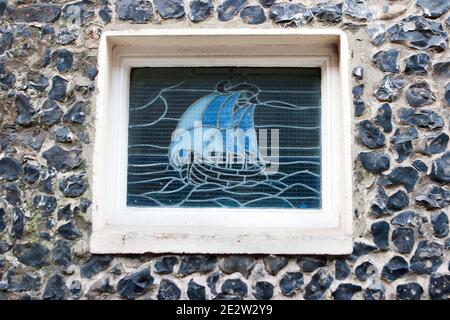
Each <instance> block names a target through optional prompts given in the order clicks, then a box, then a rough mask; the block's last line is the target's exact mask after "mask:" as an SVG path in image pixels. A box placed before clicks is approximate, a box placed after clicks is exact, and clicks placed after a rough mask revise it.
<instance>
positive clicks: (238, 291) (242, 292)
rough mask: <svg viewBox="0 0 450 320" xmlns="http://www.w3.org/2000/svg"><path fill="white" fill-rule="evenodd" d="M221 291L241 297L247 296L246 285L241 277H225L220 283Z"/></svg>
mask: <svg viewBox="0 0 450 320" xmlns="http://www.w3.org/2000/svg"><path fill="white" fill-rule="evenodd" d="M222 293H223V294H225V295H229V296H237V297H239V298H241V299H242V298H244V297H245V296H247V285H246V284H245V283H244V282H243V281H242V280H241V279H227V280H225V281H224V282H223V284H222Z"/></svg>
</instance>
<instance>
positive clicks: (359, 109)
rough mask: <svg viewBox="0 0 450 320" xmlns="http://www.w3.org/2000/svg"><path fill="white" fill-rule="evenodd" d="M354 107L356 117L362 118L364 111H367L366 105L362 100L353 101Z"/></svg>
mask: <svg viewBox="0 0 450 320" xmlns="http://www.w3.org/2000/svg"><path fill="white" fill-rule="evenodd" d="M353 105H354V107H355V112H354V115H355V117H359V116H361V115H362V114H363V113H364V110H366V103H365V102H364V100H362V99H361V98H360V99H353Z"/></svg>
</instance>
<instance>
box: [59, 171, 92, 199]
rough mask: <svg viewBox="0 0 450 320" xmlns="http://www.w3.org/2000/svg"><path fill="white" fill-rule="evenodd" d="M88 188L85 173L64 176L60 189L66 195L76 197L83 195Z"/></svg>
mask: <svg viewBox="0 0 450 320" xmlns="http://www.w3.org/2000/svg"><path fill="white" fill-rule="evenodd" d="M86 189H87V183H86V181H85V179H84V174H79V175H73V176H69V177H67V178H64V179H62V180H61V181H60V183H59V190H60V191H61V192H62V193H63V195H64V196H65V197H69V198H75V197H79V196H81V195H82V194H83V193H84V192H85V191H86Z"/></svg>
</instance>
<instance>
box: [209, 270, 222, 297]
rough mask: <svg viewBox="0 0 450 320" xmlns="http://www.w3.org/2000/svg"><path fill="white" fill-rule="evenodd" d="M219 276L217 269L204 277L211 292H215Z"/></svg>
mask: <svg viewBox="0 0 450 320" xmlns="http://www.w3.org/2000/svg"><path fill="white" fill-rule="evenodd" d="M219 277H220V273H219V272H218V271H217V272H214V273H212V274H211V275H209V276H208V278H206V284H207V285H208V288H209V289H210V290H211V293H212V294H217V290H216V284H217V281H219Z"/></svg>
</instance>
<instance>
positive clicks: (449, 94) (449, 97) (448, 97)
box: [444, 82, 450, 107]
mask: <svg viewBox="0 0 450 320" xmlns="http://www.w3.org/2000/svg"><path fill="white" fill-rule="evenodd" d="M444 90H445V91H444V98H445V102H446V103H447V107H450V82H449V83H447V85H446V86H445V89H444Z"/></svg>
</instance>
